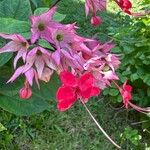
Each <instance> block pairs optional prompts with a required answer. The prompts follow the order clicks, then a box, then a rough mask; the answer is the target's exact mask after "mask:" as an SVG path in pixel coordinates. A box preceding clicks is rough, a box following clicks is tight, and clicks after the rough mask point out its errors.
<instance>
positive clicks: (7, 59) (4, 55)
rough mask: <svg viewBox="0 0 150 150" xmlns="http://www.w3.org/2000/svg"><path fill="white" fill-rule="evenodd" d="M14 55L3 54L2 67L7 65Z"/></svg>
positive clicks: (1, 56)
mask: <svg viewBox="0 0 150 150" xmlns="http://www.w3.org/2000/svg"><path fill="white" fill-rule="evenodd" d="M12 56H13V55H12V53H3V54H0V67H2V66H3V65H5V64H6V63H7V62H8V61H9V60H10V59H11V57H12Z"/></svg>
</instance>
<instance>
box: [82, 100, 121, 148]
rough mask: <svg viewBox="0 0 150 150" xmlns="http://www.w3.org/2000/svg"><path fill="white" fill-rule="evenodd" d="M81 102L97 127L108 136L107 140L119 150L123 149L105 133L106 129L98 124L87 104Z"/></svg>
mask: <svg viewBox="0 0 150 150" xmlns="http://www.w3.org/2000/svg"><path fill="white" fill-rule="evenodd" d="M80 101H81V102H82V104H83V106H84V107H85V109H86V111H87V112H88V113H89V115H90V117H91V118H92V120H93V121H94V122H95V124H96V125H97V127H98V128H99V129H100V130H101V132H102V133H103V134H104V135H105V136H106V138H107V139H108V140H109V141H110V142H111V143H112V144H113V145H114V146H116V147H117V148H118V149H121V147H120V146H119V145H118V144H116V143H115V142H114V141H113V140H112V139H111V138H110V136H109V135H108V134H107V133H106V132H105V131H104V129H103V128H102V127H101V126H100V124H99V123H98V122H97V120H96V119H95V118H94V116H93V115H92V113H91V112H90V110H89V109H88V108H87V106H86V104H85V103H84V102H83V100H82V99H80Z"/></svg>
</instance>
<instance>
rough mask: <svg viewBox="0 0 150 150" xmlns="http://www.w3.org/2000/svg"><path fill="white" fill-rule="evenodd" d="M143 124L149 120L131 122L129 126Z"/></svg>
mask: <svg viewBox="0 0 150 150" xmlns="http://www.w3.org/2000/svg"><path fill="white" fill-rule="evenodd" d="M145 122H149V120H143V121H140V122H133V123H131V125H138V124H141V123H145Z"/></svg>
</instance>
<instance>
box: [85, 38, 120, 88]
mask: <svg viewBox="0 0 150 150" xmlns="http://www.w3.org/2000/svg"><path fill="white" fill-rule="evenodd" d="M86 45H87V46H88V47H89V48H90V49H91V54H89V55H88V54H85V53H84V52H83V58H84V59H85V60H86V62H85V64H84V65H83V67H84V70H88V71H90V72H92V73H93V76H94V77H95V79H96V85H97V86H98V87H99V88H100V89H104V88H106V86H107V85H109V86H110V81H112V80H118V79H119V78H118V76H117V74H116V73H115V70H116V69H117V68H118V67H119V64H120V61H119V58H118V57H117V55H115V54H112V53H110V50H111V49H112V48H113V47H114V44H112V43H111V42H106V43H105V44H101V43H100V42H98V41H96V40H95V41H93V42H87V43H86Z"/></svg>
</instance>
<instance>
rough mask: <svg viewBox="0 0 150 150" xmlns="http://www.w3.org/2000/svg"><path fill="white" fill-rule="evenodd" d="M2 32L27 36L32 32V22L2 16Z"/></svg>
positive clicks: (0, 27) (0, 22)
mask: <svg viewBox="0 0 150 150" xmlns="http://www.w3.org/2000/svg"><path fill="white" fill-rule="evenodd" d="M0 32H2V33H7V34H12V33H19V34H21V35H23V36H25V37H27V36H29V34H30V24H29V22H27V21H20V20H16V19H13V18H0Z"/></svg>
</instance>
